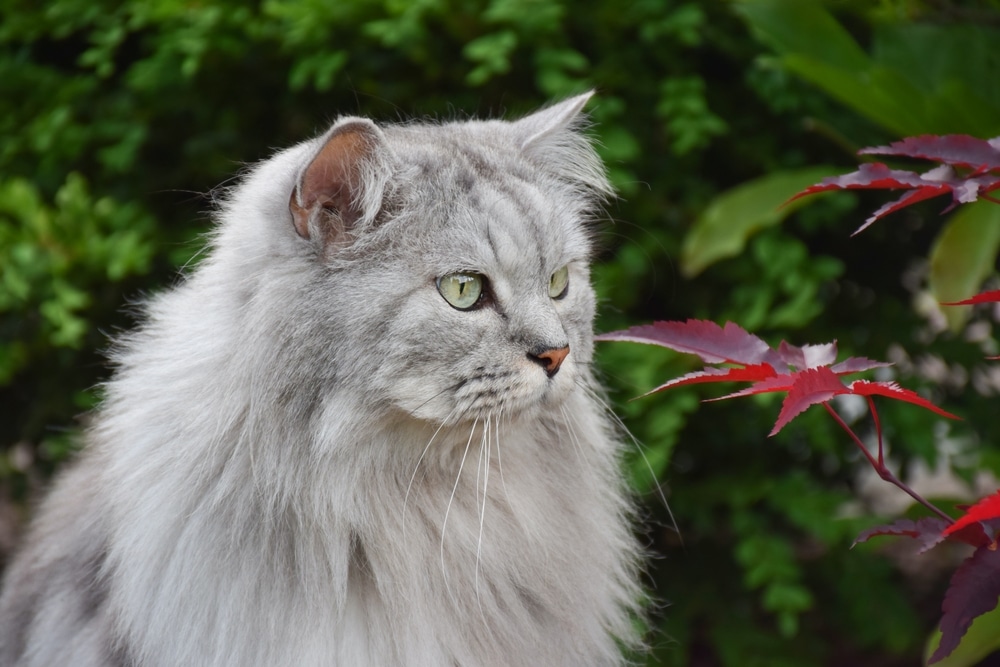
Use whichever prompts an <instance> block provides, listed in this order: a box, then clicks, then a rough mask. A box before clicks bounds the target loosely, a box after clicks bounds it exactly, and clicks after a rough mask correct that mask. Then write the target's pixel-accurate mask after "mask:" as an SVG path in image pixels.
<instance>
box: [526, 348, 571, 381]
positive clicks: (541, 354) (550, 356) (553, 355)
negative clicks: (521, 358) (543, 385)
mask: <svg viewBox="0 0 1000 667" xmlns="http://www.w3.org/2000/svg"><path fill="white" fill-rule="evenodd" d="M568 354H569V345H565V346H563V347H553V348H544V347H543V348H539V349H536V350H532V351H531V352H528V358H529V359H531V360H532V361H534V362H535V363H536V364H538V365H540V366H541V367H542V368H544V369H545V373H546V374H547V375H548V376H549V377H552V376H553V375H555V374H556V373H558V372H559V367H560V366H562V362H563V359H565V358H566V356H567V355H568Z"/></svg>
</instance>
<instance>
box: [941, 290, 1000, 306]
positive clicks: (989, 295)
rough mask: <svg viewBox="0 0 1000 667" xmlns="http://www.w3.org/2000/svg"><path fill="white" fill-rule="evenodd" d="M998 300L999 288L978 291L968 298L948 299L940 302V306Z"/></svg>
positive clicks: (969, 304) (999, 298) (967, 304)
mask: <svg viewBox="0 0 1000 667" xmlns="http://www.w3.org/2000/svg"><path fill="white" fill-rule="evenodd" d="M998 301H1000V289H995V290H989V291H986V292H980V293H979V294H977V295H976V296H974V297H970V298H968V299H963V300H962V301H948V302H945V303H942V304H941V305H942V306H975V305H976V304H980V303H995V302H998Z"/></svg>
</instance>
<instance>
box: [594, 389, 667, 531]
mask: <svg viewBox="0 0 1000 667" xmlns="http://www.w3.org/2000/svg"><path fill="white" fill-rule="evenodd" d="M580 386H581V387H582V388H583V390H584V391H586V392H587V395H588V396H590V397H591V398H592V399H594V400H595V401H597V402H598V403H599V404H600V405H601V406H602V407H603V408H604V410H605V412H607V414H608V415H610V416H611V419H612V420H613V421H614V422H615V425H616V426H617V427H618V428H619V429H621V431H622V432H623V433H624V434H625V435H627V436H628V438H629V440H631V441H632V444H633V445H634V446H635V449H636V451H637V452H639V455H640V456H641V457H642V460H643V462H644V463H645V464H646V469H647V470H649V477H650V479H652V480H653V486H654V488H656V493H657V495H658V496H659V497H660V501H661V502H662V503H663V507H664V508H666V510H667V515H668V516H669V517H670V523H672V524H673V527H674V532H675V533H677V539H678V540H679V541H680V543H681V546H683V545H684V538H683V537H682V536H681V529H680V527H679V526H678V525H677V518H676V517H675V516H674V512H673V510H671V509H670V503H668V502H667V496H666V495H665V494H664V493H663V487H662V486H661V485H660V480H659V479H657V477H656V472H655V471H654V470H653V465H652V464H651V463H650V462H649V458H648V457H647V456H646V452H645V451H643V445H642V443H641V442H639V439H638V438H636V437H635V436H634V435H632V432H631V431H629V430H628V427H627V426H625V422H623V421H622V420H621V418H619V417H618V415H616V414H615V413H614V410H612V409H611V406H610V405H608V402H607V401H606V400H604V398H603V397H602V396H601V395H600V394H599V393H598V392H596V391H594V389H593V388H592V387H589V386H586V385H583V384H581V385H580Z"/></svg>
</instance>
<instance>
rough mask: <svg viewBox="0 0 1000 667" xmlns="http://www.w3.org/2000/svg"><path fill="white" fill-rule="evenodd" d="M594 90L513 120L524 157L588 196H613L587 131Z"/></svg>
mask: <svg viewBox="0 0 1000 667" xmlns="http://www.w3.org/2000/svg"><path fill="white" fill-rule="evenodd" d="M593 94H594V91H590V92H587V93H584V94H582V95H577V96H576V97H571V98H569V99H568V100H564V101H562V102H559V103H558V104H554V105H552V106H550V107H547V108H545V109H542V110H541V111H536V112H535V113H533V114H531V115H530V116H525V117H524V118H522V119H521V120H518V121H515V122H514V123H513V128H514V132H515V133H516V134H515V140H517V141H519V142H520V147H521V151H522V152H523V153H524V155H525V157H527V158H528V159H530V160H532V161H533V162H534V163H535V164H537V165H539V166H540V167H541V168H543V169H545V170H547V171H548V172H550V173H552V174H554V175H555V176H556V177H557V178H559V179H560V180H562V181H563V182H565V183H567V184H568V185H569V186H570V187H573V188H575V189H576V190H577V191H578V192H579V194H580V195H581V196H583V197H585V198H588V199H598V200H600V199H605V198H608V197H611V196H613V195H614V189H613V188H612V187H611V183H610V182H609V181H608V178H607V174H606V172H605V170H604V164H603V163H602V162H601V160H600V158H599V157H598V155H597V153H596V151H595V150H594V146H593V144H592V142H591V140H590V139H589V138H588V137H587V135H586V134H585V133H584V131H583V130H584V129H585V127H586V120H587V119H586V116H585V115H584V114H583V113H582V111H583V107H584V105H586V104H587V101H588V100H589V99H590V98H591V97H592V96H593Z"/></svg>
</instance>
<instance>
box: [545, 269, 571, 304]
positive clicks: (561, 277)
mask: <svg viewBox="0 0 1000 667" xmlns="http://www.w3.org/2000/svg"><path fill="white" fill-rule="evenodd" d="M568 291H569V267H568V266H564V267H562V268H561V269H559V270H558V271H556V272H555V273H553V274H552V277H551V278H549V296H550V297H552V298H553V299H561V298H563V297H564V296H566V292H568Z"/></svg>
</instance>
